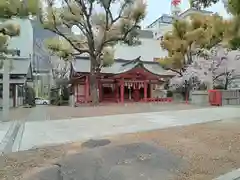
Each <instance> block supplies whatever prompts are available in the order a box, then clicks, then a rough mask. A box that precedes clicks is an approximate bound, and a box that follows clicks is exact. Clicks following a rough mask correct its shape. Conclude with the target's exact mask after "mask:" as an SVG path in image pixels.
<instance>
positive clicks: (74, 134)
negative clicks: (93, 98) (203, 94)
mask: <svg viewBox="0 0 240 180" xmlns="http://www.w3.org/2000/svg"><path fill="white" fill-rule="evenodd" d="M130 107H131V108H130ZM170 107H172V108H171V109H170ZM63 108H66V109H65V116H64V109H63ZM143 108H145V112H144V110H143ZM58 109H59V110H61V111H59V113H58V114H57V115H58V116H59V114H63V116H62V117H60V118H59V119H55V118H54V116H53V114H51V113H52V112H54V111H55V112H56V113H57V110H58ZM107 109H109V111H107ZM127 109H128V111H127ZM66 110H68V111H66ZM69 110H71V111H70V112H74V113H75V114H74V115H75V117H76V116H77V114H76V112H85V114H84V113H83V114H82V116H83V117H82V116H80V117H79V118H75V117H72V116H70V117H69V115H70V114H71V113H69ZM84 110H85V111H84ZM87 110H88V112H87ZM117 110H118V111H117ZM124 110H126V111H124ZM141 110H142V112H143V113H140V112H141ZM148 110H149V111H148ZM24 111H25V112H24V113H25V114H28V116H26V118H25V119H24V120H19V121H18V122H19V123H17V132H16V129H15V131H13V132H12V134H13V135H14V137H11V136H9V134H10V135H11V132H8V131H9V129H11V128H10V127H11V126H12V123H10V122H6V123H2V126H1V129H0V138H1V139H0V140H1V143H0V148H1V149H0V150H1V151H3V149H6V147H5V148H4V147H3V146H4V144H5V145H6V144H8V151H7V152H11V151H13V152H15V151H19V150H27V149H31V148H35V147H41V146H45V145H53V144H61V143H68V142H75V141H82V140H87V139H91V138H93V139H96V138H101V137H104V136H110V135H116V134H124V133H133V132H140V131H148V130H155V129H162V128H168V127H173V126H181V125H190V124H195V123H204V122H209V121H214V120H222V119H228V118H236V117H240V113H239V107H194V106H189V107H188V106H187V105H185V104H182V105H175V106H174V105H166V106H163V105H162V106H157V105H155V106H154V105H149V104H148V105H142V106H134V105H129V106H122V107H121V108H119V107H117V106H116V107H114V106H113V107H78V108H71V109H70V108H69V109H68V107H60V108H58V107H44V106H39V107H36V108H32V109H31V110H28V111H29V112H28V113H26V110H24ZM127 112H131V113H129V114H126V113H127ZM116 113H118V114H117V115H112V114H116ZM91 115H92V116H93V117H90V116H91ZM55 117H56V116H55ZM64 117H65V119H64ZM13 122H14V121H13ZM4 134H5V135H4ZM6 134H8V136H7V138H9V139H10V140H11V141H12V142H11V143H9V142H8V143H6V142H4V143H3V141H6Z"/></svg>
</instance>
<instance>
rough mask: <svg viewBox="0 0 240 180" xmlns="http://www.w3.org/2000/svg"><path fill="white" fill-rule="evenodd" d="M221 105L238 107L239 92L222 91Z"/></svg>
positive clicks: (239, 103) (239, 102)
mask: <svg viewBox="0 0 240 180" xmlns="http://www.w3.org/2000/svg"><path fill="white" fill-rule="evenodd" d="M221 92H222V105H240V90H222V91H221Z"/></svg>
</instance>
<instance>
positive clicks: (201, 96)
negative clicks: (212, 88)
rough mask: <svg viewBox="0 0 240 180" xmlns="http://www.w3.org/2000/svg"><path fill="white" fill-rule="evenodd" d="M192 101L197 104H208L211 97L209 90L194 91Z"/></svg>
mask: <svg viewBox="0 0 240 180" xmlns="http://www.w3.org/2000/svg"><path fill="white" fill-rule="evenodd" d="M190 96H191V103H192V104H196V105H208V104H209V97H208V92H207V91H192V92H191V95H190Z"/></svg>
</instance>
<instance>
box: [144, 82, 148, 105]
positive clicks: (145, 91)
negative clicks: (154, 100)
mask: <svg viewBox="0 0 240 180" xmlns="http://www.w3.org/2000/svg"><path fill="white" fill-rule="evenodd" d="M144 102H147V81H144Z"/></svg>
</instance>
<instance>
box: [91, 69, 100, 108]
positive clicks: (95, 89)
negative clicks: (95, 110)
mask: <svg viewBox="0 0 240 180" xmlns="http://www.w3.org/2000/svg"><path fill="white" fill-rule="evenodd" d="M89 80H90V95H91V100H92V105H93V106H96V105H98V103H99V98H98V81H97V74H96V73H91V74H90V79H89Z"/></svg>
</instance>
